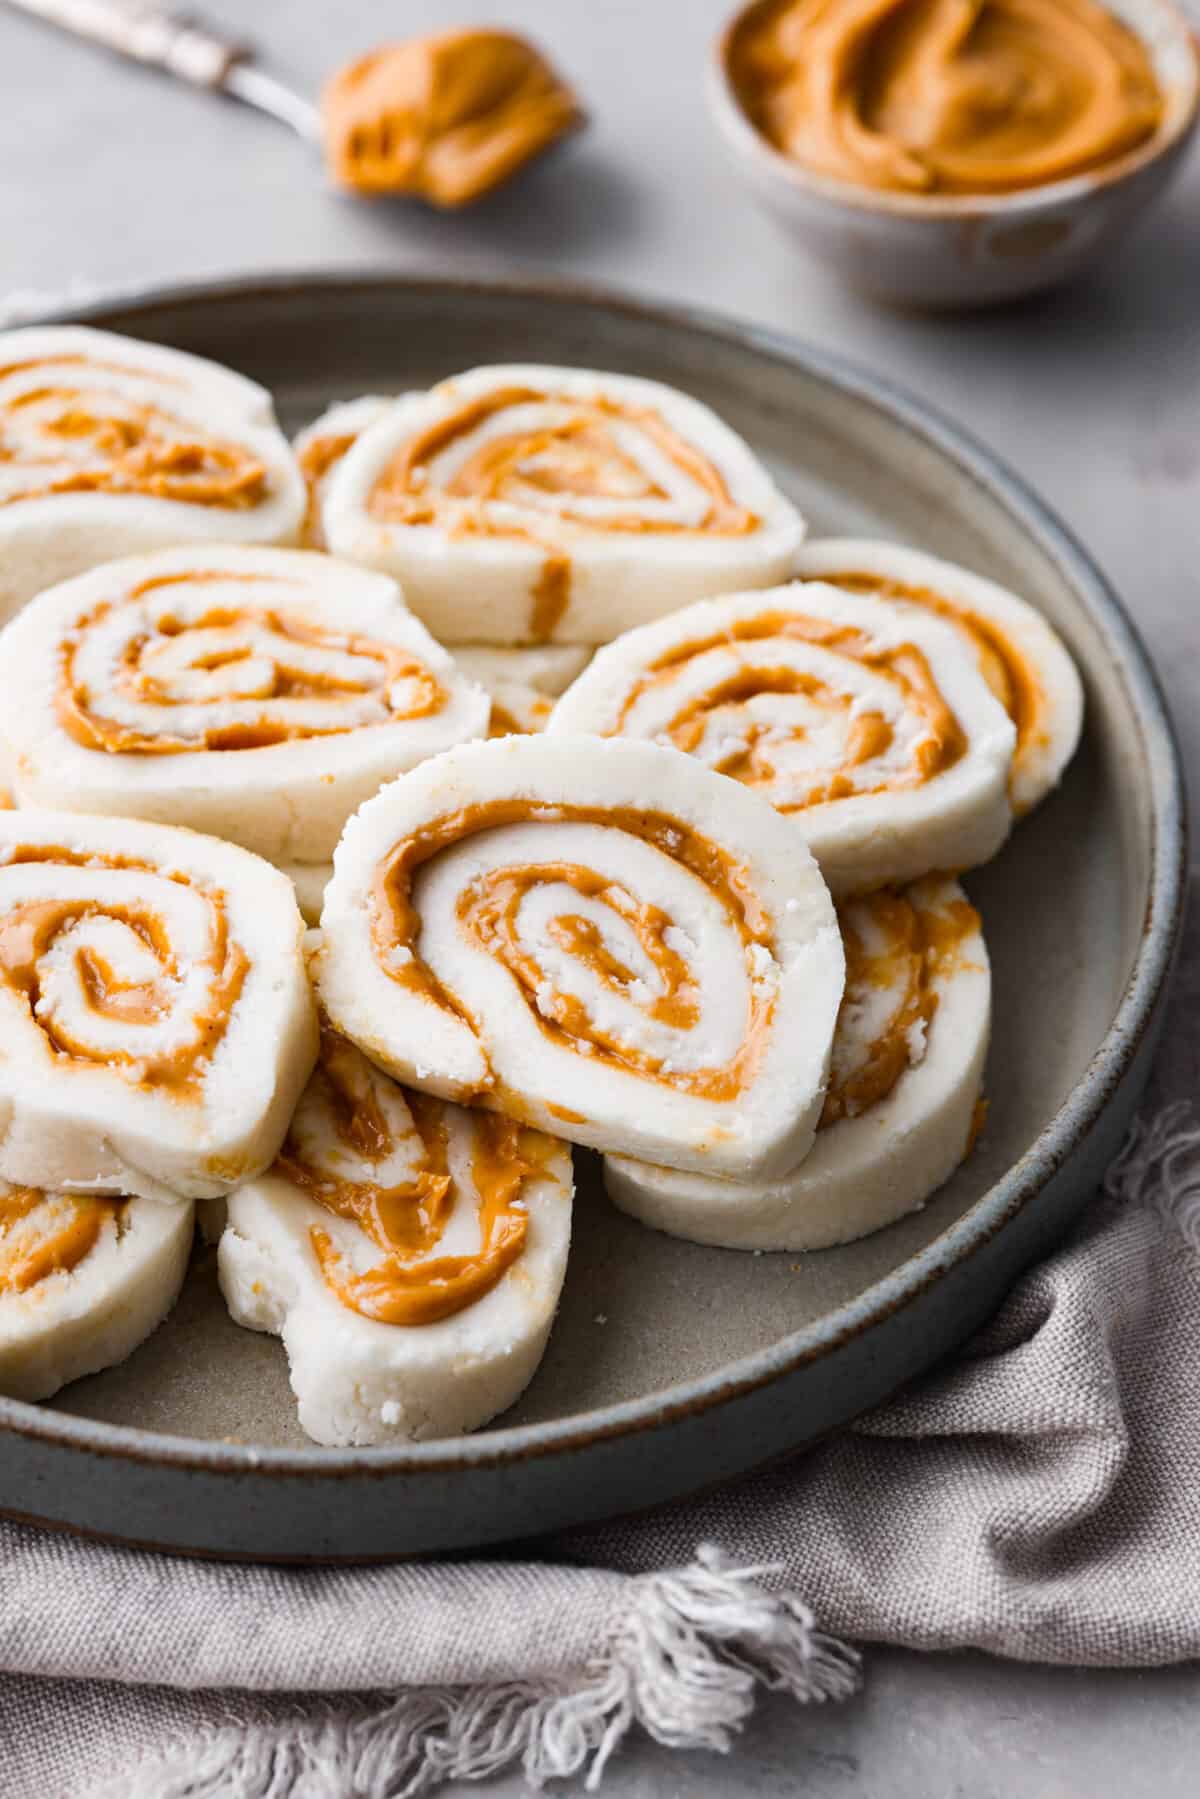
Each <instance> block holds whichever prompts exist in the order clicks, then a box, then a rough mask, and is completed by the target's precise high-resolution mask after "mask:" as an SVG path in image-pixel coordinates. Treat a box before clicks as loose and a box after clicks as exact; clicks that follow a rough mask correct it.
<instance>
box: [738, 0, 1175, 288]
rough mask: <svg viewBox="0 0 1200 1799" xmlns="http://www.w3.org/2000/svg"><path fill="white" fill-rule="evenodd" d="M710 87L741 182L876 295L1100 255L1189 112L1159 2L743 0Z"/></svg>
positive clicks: (1005, 282) (1019, 282)
mask: <svg viewBox="0 0 1200 1799" xmlns="http://www.w3.org/2000/svg"><path fill="white" fill-rule="evenodd" d="M713 76H714V79H713V82H712V84H711V87H710V98H711V103H712V107H713V112H714V116H715V119H716V122H717V124H718V126H719V128H720V130H721V132H722V135H723V136H724V138H725V140H726V142H727V143H728V145H729V147H730V149H731V150H732V151H733V153H734V155H735V157H736V160H737V162H738V164H739V166H740V168H741V170H742V172H743V173H744V174H745V176H746V177H747V179H748V181H749V183H750V185H751V187H752V188H753V189H754V191H755V192H756V193H757V195H758V196H759V197H760V198H761V199H762V200H763V201H764V203H765V204H766V205H767V207H768V208H769V210H771V211H772V212H773V213H774V214H775V216H776V217H777V218H778V219H779V220H780V222H781V223H782V224H783V225H784V226H785V227H786V228H787V229H788V230H790V231H791V232H792V233H793V234H794V235H795V236H796V237H797V238H798V239H799V240H800V241H801V242H802V243H803V244H804V246H805V247H806V248H808V249H809V250H811V251H814V252H815V253H816V254H817V255H818V256H819V257H820V259H821V260H822V261H823V262H824V263H825V264H826V265H828V266H829V267H830V268H832V269H833V270H834V272H836V273H838V274H840V275H842V276H843V277H845V278H847V279H848V280H849V281H850V282H851V283H852V284H853V285H855V286H857V287H860V288H862V289H864V290H865V291H867V292H869V293H873V294H874V295H876V296H877V297H879V298H882V299H887V300H893V301H899V302H901V303H902V304H916V305H922V306H928V305H933V306H946V305H976V304H981V303H987V302H991V301H995V300H999V299H1005V298H1009V297H1012V296H1015V295H1018V294H1024V293H1030V292H1034V291H1036V290H1037V289H1039V288H1044V287H1049V286H1051V285H1053V284H1054V283H1056V282H1058V281H1061V280H1064V279H1066V278H1067V277H1069V276H1071V275H1074V274H1075V273H1076V272H1077V271H1079V270H1080V269H1081V268H1083V267H1085V266H1086V265H1088V264H1089V263H1092V262H1094V261H1096V260H1097V259H1098V258H1099V257H1100V256H1101V255H1102V253H1103V251H1104V250H1105V249H1106V248H1107V246H1108V245H1109V243H1110V242H1112V241H1113V239H1114V238H1115V237H1116V236H1117V235H1118V233H1119V232H1120V231H1121V230H1122V229H1124V228H1125V227H1126V226H1127V225H1128V224H1129V223H1131V222H1132V221H1134V220H1135V219H1139V218H1141V217H1142V215H1143V214H1144V212H1145V210H1146V207H1147V204H1148V202H1149V201H1150V200H1151V199H1152V198H1153V196H1154V195H1155V194H1156V193H1157V192H1158V191H1159V190H1160V189H1161V188H1162V186H1163V185H1164V184H1165V182H1166V179H1167V177H1168V176H1169V174H1170V173H1171V172H1172V170H1173V169H1174V168H1175V167H1176V166H1177V164H1178V162H1179V159H1180V156H1181V153H1182V151H1183V150H1184V148H1185V147H1186V145H1187V143H1188V141H1189V139H1190V137H1191V135H1192V133H1193V131H1194V129H1195V126H1196V117H1197V99H1198V86H1200V81H1198V64H1197V51H1196V45H1195V40H1194V38H1193V34H1192V31H1191V27H1190V26H1189V24H1188V21H1187V20H1186V18H1185V17H1184V16H1183V14H1182V13H1181V12H1179V11H1178V10H1177V9H1176V7H1175V5H1174V4H1173V0H1113V3H1112V5H1111V6H1108V7H1105V6H1102V5H1101V4H1100V3H1099V0H751V4H749V5H748V6H744V7H743V8H742V9H741V11H740V12H738V13H737V14H735V16H734V17H733V19H732V20H731V21H730V23H729V25H728V26H727V28H726V30H725V31H724V33H723V34H722V35H721V37H720V39H719V40H718V43H717V45H716V55H715V61H714V65H713Z"/></svg>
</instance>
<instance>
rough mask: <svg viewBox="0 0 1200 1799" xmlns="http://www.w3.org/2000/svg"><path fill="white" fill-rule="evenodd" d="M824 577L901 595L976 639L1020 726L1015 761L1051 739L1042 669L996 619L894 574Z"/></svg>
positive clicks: (992, 681)
mask: <svg viewBox="0 0 1200 1799" xmlns="http://www.w3.org/2000/svg"><path fill="white" fill-rule="evenodd" d="M820 578H821V580H822V581H828V582H830V583H831V584H832V585H833V586H834V587H840V588H843V589H844V590H845V592H847V593H864V594H871V595H875V596H877V597H878V598H879V599H882V600H899V601H900V602H901V603H902V604H904V605H908V606H920V607H921V608H922V609H923V610H924V611H926V612H935V613H937V614H938V616H939V617H941V618H946V619H949V620H950V621H951V622H952V623H953V624H955V625H956V626H957V627H958V628H959V630H960V631H963V632H965V633H966V635H967V636H968V637H969V638H970V640H971V643H972V645H973V647H974V650H975V655H976V658H977V660H978V662H979V669H980V673H981V674H982V675H983V678H984V680H985V681H986V682H987V684H988V686H989V687H990V688H991V690H992V692H993V693H994V694H995V696H996V698H997V699H998V700H999V701H1000V704H1001V705H1002V706H1003V707H1004V709H1005V711H1006V712H1007V713H1008V715H1009V717H1010V718H1011V719H1012V721H1013V723H1014V725H1015V726H1016V727H1017V748H1016V755H1015V758H1014V761H1015V762H1016V763H1019V762H1020V760H1021V758H1022V756H1024V755H1027V754H1028V753H1029V751H1030V750H1031V749H1033V748H1034V747H1035V746H1037V745H1040V744H1044V743H1046V742H1047V740H1048V736H1049V732H1048V719H1049V699H1048V696H1047V694H1046V689H1045V685H1044V683H1043V681H1042V679H1041V677H1040V675H1039V674H1038V671H1037V668H1036V667H1035V666H1034V664H1033V663H1032V662H1031V661H1030V659H1029V658H1028V657H1027V656H1024V655H1022V653H1021V650H1020V648H1019V646H1018V645H1017V644H1016V643H1015V642H1014V641H1013V638H1012V637H1011V636H1010V635H1008V634H1007V633H1006V632H1005V631H1004V630H1003V629H1002V628H1001V626H1000V625H999V624H997V622H996V621H995V620H994V619H991V618H985V617H984V616H983V615H982V614H981V613H979V612H975V611H972V609H971V608H970V607H969V606H968V605H965V604H963V603H961V602H959V601H957V600H952V599H949V598H947V596H946V595H945V594H941V593H938V592H937V591H936V590H935V589H934V588H932V587H924V586H915V585H914V584H913V583H911V582H909V581H900V580H896V579H894V578H893V577H891V576H883V575H872V574H864V573H861V572H860V571H858V570H855V569H847V570H845V571H842V570H840V569H839V570H836V571H835V572H833V573H825V572H824V571H822V574H821V577H820Z"/></svg>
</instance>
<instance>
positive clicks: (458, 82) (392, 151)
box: [321, 30, 583, 207]
mask: <svg viewBox="0 0 1200 1799" xmlns="http://www.w3.org/2000/svg"><path fill="white" fill-rule="evenodd" d="M321 111H322V119H323V124H324V129H325V149H326V155H327V157H328V160H329V166H330V169H331V170H332V172H333V175H334V177H335V179H336V180H337V181H339V182H340V183H341V185H342V186H343V187H348V188H352V189H353V190H354V191H355V192H356V193H360V194H418V195H420V196H421V198H422V199H425V200H429V201H431V202H432V204H433V205H434V206H443V207H455V206H468V205H470V203H471V202H472V201H473V200H478V199H479V198H480V196H481V195H483V194H486V193H489V192H490V191H491V189H492V188H494V187H498V186H499V185H500V183H501V182H502V181H506V180H507V179H508V177H509V176H510V175H512V174H513V173H514V172H515V171H516V170H517V169H519V168H520V167H521V166H522V165H523V164H524V163H526V162H528V161H529V160H530V159H531V158H532V157H534V156H537V155H538V154H540V152H541V151H543V150H545V149H547V148H548V147H549V146H550V145H551V144H552V143H554V142H555V141H556V140H557V139H558V138H560V137H562V136H563V135H564V134H565V133H566V132H568V131H570V130H573V129H574V128H575V127H576V126H578V125H581V124H582V123H583V114H582V112H581V110H580V107H579V103H578V101H577V99H576V97H575V95H574V93H573V92H572V91H571V89H570V88H569V87H568V86H567V85H566V83H565V82H563V81H562V80H561V79H560V78H559V76H558V75H557V74H556V73H555V71H554V70H553V69H552V68H551V66H550V64H549V63H548V62H547V61H546V59H545V58H544V57H543V56H542V54H541V52H540V51H538V50H537V49H535V48H534V46H533V45H532V44H529V43H526V42H525V40H524V39H523V38H519V37H514V36H513V35H512V34H511V33H509V32H506V31H479V30H460V31H443V32H437V33H435V34H434V35H432V36H429V37H418V38H410V39H409V40H408V41H407V42H405V43H401V44H388V45H385V46H383V47H382V48H380V49H378V50H372V51H371V52H370V53H369V54H368V55H366V56H362V57H360V58H359V59H358V61H357V62H352V63H350V64H349V65H348V66H347V67H346V68H344V69H340V70H339V71H338V73H337V74H336V75H334V77H333V78H332V80H331V81H330V82H329V83H328V84H327V86H326V88H325V92H324V94H323V96H322V100H321Z"/></svg>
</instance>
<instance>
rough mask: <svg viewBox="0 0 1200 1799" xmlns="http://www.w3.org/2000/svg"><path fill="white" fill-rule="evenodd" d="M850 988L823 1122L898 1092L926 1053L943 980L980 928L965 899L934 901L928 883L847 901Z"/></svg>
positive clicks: (843, 908) (842, 909)
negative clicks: (925, 888) (926, 888)
mask: <svg viewBox="0 0 1200 1799" xmlns="http://www.w3.org/2000/svg"><path fill="white" fill-rule="evenodd" d="M838 923H839V925H840V927H841V932H842V943H843V946H844V948H845V951H846V991H845V995H844V997H843V1000H842V1005H841V1010H840V1012H839V1014H838V1025H837V1031H836V1033H835V1036H834V1042H833V1061H832V1067H831V1071H830V1079H829V1086H828V1088H827V1089H826V1094H825V1106H824V1110H823V1111H822V1114H821V1124H820V1128H821V1129H825V1128H826V1127H827V1126H829V1125H832V1124H837V1123H838V1121H839V1120H840V1119H843V1118H857V1117H859V1116H861V1114H862V1113H864V1112H867V1111H869V1110H870V1109H871V1107H872V1106H877V1105H879V1104H880V1102H881V1101H882V1100H885V1099H886V1098H887V1097H888V1095H889V1094H890V1093H891V1092H892V1090H893V1088H894V1087H895V1086H896V1084H897V1082H898V1081H899V1080H900V1078H901V1076H902V1075H904V1074H905V1073H906V1072H907V1071H908V1069H909V1068H910V1067H911V1066H912V1065H913V1064H914V1063H916V1062H919V1061H920V1060H921V1059H922V1057H923V1056H924V1053H925V1043H926V1036H927V1033H928V1031H929V1029H930V1027H931V1026H932V1024H933V1020H934V1015H935V1013H936V1011H937V1004H938V995H937V982H938V981H939V980H940V979H942V978H944V977H945V975H946V974H947V972H948V971H949V970H950V969H951V968H952V967H953V965H954V963H955V961H956V959H957V958H958V957H959V955H960V954H961V952H962V946H963V944H964V942H966V940H967V939H968V938H970V937H972V936H973V935H974V934H975V933H976V932H977V931H978V930H979V928H980V920H979V914H978V912H976V910H975V908H974V907H973V906H972V905H970V904H969V902H968V901H967V900H965V899H959V898H956V899H952V900H945V899H944V898H939V899H938V901H937V903H936V904H934V903H932V901H931V900H930V897H929V896H928V894H927V893H926V892H925V891H924V889H923V888H922V886H921V884H920V883H918V884H917V886H916V887H913V888H908V889H905V890H903V891H901V892H896V891H895V890H893V889H890V888H885V889H882V890H881V891H879V892H878V893H873V894H869V895H868V896H867V897H866V898H863V899H853V900H847V901H843V903H842V904H841V905H840V906H839V907H838Z"/></svg>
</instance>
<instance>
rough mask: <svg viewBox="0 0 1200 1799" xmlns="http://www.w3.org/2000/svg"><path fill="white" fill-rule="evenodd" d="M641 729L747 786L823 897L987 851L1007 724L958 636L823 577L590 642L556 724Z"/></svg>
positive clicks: (1002, 797) (998, 801)
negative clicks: (777, 819)
mask: <svg viewBox="0 0 1200 1799" xmlns="http://www.w3.org/2000/svg"><path fill="white" fill-rule="evenodd" d="M560 731H562V732H567V733H572V734H574V733H577V732H580V731H589V732H594V733H595V734H596V735H597V736H600V737H605V738H626V739H638V738H641V739H650V740H651V741H654V742H658V743H662V744H669V745H672V746H673V747H674V748H675V749H677V750H683V751H685V752H686V753H687V754H688V755H689V756H692V757H694V758H695V759H697V760H698V761H699V762H701V763H703V764H704V765H705V766H707V767H708V768H710V769H712V770H714V771H715V772H717V773H719V774H722V775H727V776H730V777H732V779H733V780H734V781H736V782H737V783H739V784H740V785H742V786H747V787H752V788H754V789H756V790H757V792H758V793H760V794H761V795H763V796H764V797H765V798H767V799H769V800H770V801H771V803H772V804H773V805H774V806H776V807H777V808H778V809H779V811H780V812H782V813H784V814H785V815H786V817H787V818H788V819H789V820H790V821H791V822H792V824H793V826H794V828H795V830H796V833H797V835H798V836H801V837H802V838H803V840H804V841H805V842H806V843H807V844H808V845H809V847H810V848H811V850H812V852H813V854H814V855H815V856H816V858H817V860H818V862H819V863H820V865H821V870H822V873H823V874H824V876H825V878H826V880H827V881H828V882H829V885H830V887H831V888H832V889H833V891H834V893H835V894H842V893H847V892H857V893H862V892H869V891H870V890H871V889H872V888H874V887H879V886H882V885H883V884H884V883H886V882H889V881H908V880H913V879H915V878H918V877H919V876H921V875H924V874H929V873H931V872H933V871H938V870H947V871H950V870H959V869H964V868H972V867H974V866H975V864H976V863H979V862H985V861H987V859H988V858H989V857H990V856H992V855H994V854H995V852H996V851H997V850H998V849H999V847H1000V845H1001V844H1002V843H1003V842H1004V839H1005V837H1006V836H1007V835H1008V831H1009V827H1010V825H1011V821H1012V814H1011V810H1010V807H1009V799H1008V775H1009V766H1010V764H1011V761H1012V753H1013V744H1014V740H1015V732H1014V728H1013V725H1012V721H1011V720H1010V718H1009V717H1008V714H1007V713H1006V712H1005V710H1004V708H1003V706H1001V704H1000V702H999V701H998V700H997V699H996V697H995V696H994V694H993V693H992V691H991V689H990V688H989V686H988V684H987V682H986V681H985V680H984V678H983V676H982V675H981V674H980V672H979V670H978V667H977V666H976V663H975V658H974V656H973V655H972V653H971V652H970V650H969V649H968V648H967V647H966V646H965V644H964V642H963V639H962V637H961V634H960V633H959V632H958V631H956V630H955V629H954V627H953V626H951V625H949V624H946V623H945V622H944V621H943V620H941V619H939V618H934V617H932V616H930V615H929V614H927V613H924V612H921V611H919V610H918V609H917V608H916V607H913V606H907V607H904V608H900V607H897V606H891V605H888V604H887V603H886V602H884V601H883V600H877V599H872V598H870V597H868V596H865V595H858V594H850V593H843V592H842V591H841V590H840V589H838V588H836V587H829V586H826V585H825V584H824V583H821V582H815V581H813V582H803V583H799V582H798V583H793V584H792V585H790V586H787V587H775V588H770V589H768V590H767V591H766V592H765V593H751V594H733V595H730V596H729V597H727V598H725V599H721V600H710V601H705V602H701V603H700V604H698V605H696V606H690V607H688V608H686V609H685V610H684V611H682V612H677V613H675V614H674V615H673V616H672V617H671V618H667V619H660V620H659V621H657V622H656V623H655V624H652V625H645V626H643V627H642V629H641V630H640V631H631V632H629V633H628V634H627V635H626V636H625V637H622V638H620V639H618V640H617V641H616V642H615V643H612V644H609V645H608V646H607V648H605V649H603V650H601V651H600V652H599V653H598V654H597V655H596V657H595V658H594V659H593V661H592V662H591V663H590V665H589V666H588V668H587V669H586V671H585V672H584V673H583V674H582V675H581V676H580V677H579V679H578V680H577V681H576V682H575V683H574V685H573V686H571V687H569V688H568V689H567V692H566V693H565V694H564V695H563V697H562V699H561V700H559V702H558V704H557V706H556V707H555V709H554V715H553V717H552V718H551V721H550V725H549V732H550V735H551V737H553V736H555V735H556V734H557V733H558V732H560Z"/></svg>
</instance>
